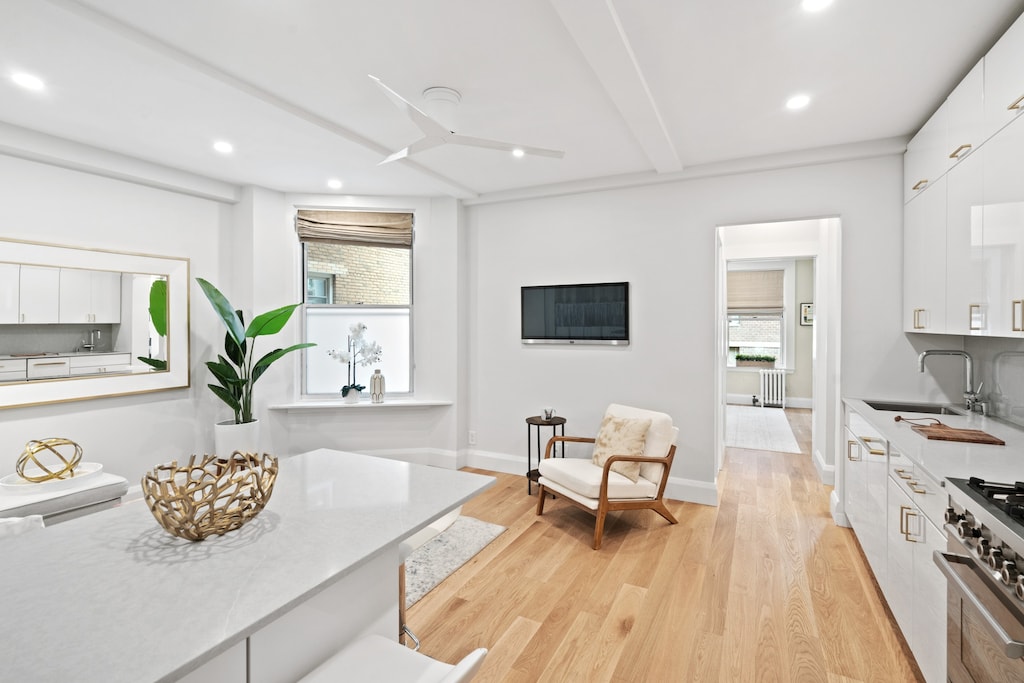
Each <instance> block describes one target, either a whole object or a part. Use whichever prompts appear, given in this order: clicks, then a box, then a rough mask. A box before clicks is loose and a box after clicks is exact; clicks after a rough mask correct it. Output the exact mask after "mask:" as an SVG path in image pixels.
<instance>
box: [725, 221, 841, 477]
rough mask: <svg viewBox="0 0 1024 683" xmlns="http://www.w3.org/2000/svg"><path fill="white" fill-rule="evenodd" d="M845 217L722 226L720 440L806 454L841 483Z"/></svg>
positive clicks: (731, 444) (821, 471) (820, 470)
mask: <svg viewBox="0 0 1024 683" xmlns="http://www.w3.org/2000/svg"><path fill="white" fill-rule="evenodd" d="M839 244H840V241H839V219H838V218H823V219H807V220H793V221H781V222H776V223H757V224H748V225H731V226H720V227H719V228H718V234H717V248H718V276H719V277H718V292H717V295H716V298H717V311H718V320H719V325H718V330H717V337H718V340H719V344H718V349H719V351H718V373H717V374H718V382H717V405H718V408H719V409H718V411H716V412H717V421H718V424H717V425H716V426H717V429H716V442H717V454H718V465H719V469H720V468H721V466H722V463H723V460H724V455H725V448H726V447H735V448H748V449H754V450H771V451H777V452H790V453H801V452H802V453H805V454H807V455H808V456H809V457H810V458H811V459H812V460H813V462H814V465H815V468H816V469H817V471H818V473H819V477H820V478H821V480H822V482H823V483H827V484H832V483H833V481H834V472H835V453H836V452H837V449H836V446H835V439H836V438H837V435H838V434H839V431H838V429H837V426H836V424H837V423H836V420H837V419H838V417H839V414H840V411H839V399H838V397H839V390H838V386H837V384H838V376H839V373H838V362H839V352H838V339H839V336H838V321H839V315H838V302H839V300H840V298H839V284H840V279H839V270H838V268H839V263H840V261H839Z"/></svg>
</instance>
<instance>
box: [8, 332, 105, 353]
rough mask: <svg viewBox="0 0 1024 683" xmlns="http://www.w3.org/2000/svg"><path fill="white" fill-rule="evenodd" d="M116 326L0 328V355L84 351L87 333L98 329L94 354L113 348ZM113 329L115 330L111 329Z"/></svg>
mask: <svg viewBox="0 0 1024 683" xmlns="http://www.w3.org/2000/svg"><path fill="white" fill-rule="evenodd" d="M120 327H121V326H120V325H110V324H108V325H0V356H4V355H10V354H18V353H45V352H58V353H67V352H69V351H84V350H87V349H83V348H82V344H85V343H88V341H89V331H90V330H99V341H98V343H97V345H96V348H95V349H93V350H94V351H112V350H114V349H115V346H114V344H115V342H116V340H115V339H114V337H113V335H114V334H116V333H117V331H119V329H120ZM115 328H117V329H115Z"/></svg>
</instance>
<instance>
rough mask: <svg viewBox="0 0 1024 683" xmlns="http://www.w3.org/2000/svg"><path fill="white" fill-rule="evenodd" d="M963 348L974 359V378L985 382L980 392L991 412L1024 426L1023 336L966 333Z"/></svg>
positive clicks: (958, 401)
mask: <svg viewBox="0 0 1024 683" xmlns="http://www.w3.org/2000/svg"><path fill="white" fill-rule="evenodd" d="M964 350H965V351H967V352H968V353H969V354H971V357H972V358H973V359H974V374H975V378H974V382H975V384H976V385H977V384H978V383H979V382H984V385H983V386H982V387H981V396H982V400H984V401H988V402H989V410H990V411H991V412H992V414H993V415H996V416H997V417H1001V418H1003V419H1006V420H1010V421H1012V422H1014V423H1016V424H1019V425H1022V426H1024V339H1021V340H1017V339H1002V338H994V337H987V338H980V337H966V338H965V340H964ZM952 398H953V399H954V400H955V401H956V402H957V403H961V402H962V400H959V397H952Z"/></svg>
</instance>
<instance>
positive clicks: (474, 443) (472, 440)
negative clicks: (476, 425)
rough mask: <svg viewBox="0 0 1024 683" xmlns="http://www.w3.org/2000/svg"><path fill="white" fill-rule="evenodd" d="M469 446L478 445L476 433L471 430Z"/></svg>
mask: <svg viewBox="0 0 1024 683" xmlns="http://www.w3.org/2000/svg"><path fill="white" fill-rule="evenodd" d="M469 445H470V446H475V445H476V432H475V431H473V430H472V429H470V430H469Z"/></svg>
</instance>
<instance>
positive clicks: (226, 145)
mask: <svg viewBox="0 0 1024 683" xmlns="http://www.w3.org/2000/svg"><path fill="white" fill-rule="evenodd" d="M213 149H214V150H215V151H217V152H220V153H221V154H231V153H232V152H234V151H235V146H234V145H232V144H231V143H230V142H228V141H227V140H217V142H215V143H213Z"/></svg>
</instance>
